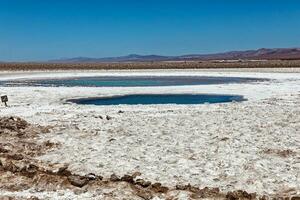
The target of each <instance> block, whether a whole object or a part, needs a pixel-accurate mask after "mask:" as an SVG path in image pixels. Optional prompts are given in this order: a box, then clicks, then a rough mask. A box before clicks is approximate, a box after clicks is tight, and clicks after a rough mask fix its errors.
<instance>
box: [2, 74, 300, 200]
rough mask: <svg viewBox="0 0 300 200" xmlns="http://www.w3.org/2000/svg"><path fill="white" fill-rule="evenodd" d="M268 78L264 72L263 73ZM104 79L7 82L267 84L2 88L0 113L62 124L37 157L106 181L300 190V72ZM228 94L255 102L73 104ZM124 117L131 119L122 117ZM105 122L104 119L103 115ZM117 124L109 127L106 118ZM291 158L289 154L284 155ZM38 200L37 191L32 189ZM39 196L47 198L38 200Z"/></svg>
mask: <svg viewBox="0 0 300 200" xmlns="http://www.w3.org/2000/svg"><path fill="white" fill-rule="evenodd" d="M262 71H263V72H262ZM262 71H259V70H258V71H252V72H251V71H243V70H237V71H218V70H213V71H201V70H192V71H188V70H185V71H180V70H179V71H172V70H170V71H124V72H114V71H111V72H110V71H103V72H101V71H100V72H99V71H98V72H73V73H70V72H59V73H53V72H47V73H30V74H29V75H28V74H26V73H17V74H3V75H1V79H2V80H10V79H14V78H26V77H29V78H41V77H44V78H51V77H52V78H53V77H74V76H77V77H82V76H86V77H87V76H89V77H91V76H97V75H105V76H115V75H116V74H119V75H121V76H122V75H123V76H130V75H134V76H137V75H140V76H145V75H147V76H149V75H151V76H162V75H167V76H174V75H175V76H183V75H184V76H188V75H190V76H191V75H192V76H219V77H244V78H263V79H265V78H266V79H270V80H269V81H254V82H243V83H234V84H233V83H230V84H210V85H181V86H174V85H173V86H165V87H153V86H149V87H97V88H93V87H78V86H77V87H43V86H41V87H36V86H30V87H29V86H22V87H15V86H14V87H9V86H6V87H1V88H0V89H1V93H5V94H8V95H9V102H8V103H9V106H10V107H8V108H2V109H1V113H0V114H1V115H17V116H20V117H23V118H25V119H27V120H28V121H30V122H32V123H38V124H41V125H53V126H54V127H55V128H54V130H53V131H52V132H51V133H50V134H45V135H41V138H38V139H39V140H42V141H46V140H51V141H53V142H59V143H61V144H62V145H61V147H60V148H58V149H56V150H54V151H52V152H49V153H47V154H46V155H43V156H41V157H38V158H37V159H40V160H41V161H44V162H45V161H46V162H50V163H67V164H69V166H70V169H71V170H72V171H73V172H76V173H79V174H87V173H91V172H92V173H96V174H100V175H103V176H105V177H108V176H110V175H111V174H112V173H116V174H118V175H123V174H126V173H131V172H135V171H139V172H141V173H142V178H144V179H147V180H150V181H152V182H157V181H158V182H161V183H162V184H165V185H167V186H174V185H175V184H177V183H191V184H193V185H198V186H200V187H205V186H208V187H219V188H220V189H222V190H224V191H229V190H235V189H243V190H246V191H249V192H257V193H259V194H269V195H274V194H283V193H284V194H296V193H299V191H300V185H299V182H300V156H299V154H300V147H299V144H300V136H299V131H300V73H299V72H300V71H299V70H297V69H282V70H281V71H279V70H278V71H275V72H273V70H272V69H263V70H262ZM141 92H142V93H143V94H153V93H154V94H165V93H172V94H182V93H188V94H227V95H241V96H244V98H246V99H248V101H243V102H235V103H226V104H223V103H217V104H199V105H195V104H193V105H176V104H165V105H108V106H95V105H78V104H74V103H68V102H67V100H68V99H78V98H87V97H107V96H115V95H128V94H140V93H141ZM120 111H122V112H120ZM100 116H101V117H100ZM106 116H109V117H110V118H109V120H107V119H106V118H105V117H106ZM285 150H289V151H287V152H291V153H290V154H288V155H285V156H282V153H281V152H284V151H285ZM30 192H31V193H33V194H35V193H37V194H38V192H37V191H30ZM37 196H38V195H37ZM66 198H67V197H66Z"/></svg>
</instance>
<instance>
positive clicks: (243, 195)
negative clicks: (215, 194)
mask: <svg viewBox="0 0 300 200" xmlns="http://www.w3.org/2000/svg"><path fill="white" fill-rule="evenodd" d="M255 198H256V193H247V192H246V191H243V190H237V191H233V192H228V193H227V194H226V199H229V200H239V199H255Z"/></svg>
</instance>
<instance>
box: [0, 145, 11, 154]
mask: <svg viewBox="0 0 300 200" xmlns="http://www.w3.org/2000/svg"><path fill="white" fill-rule="evenodd" d="M8 152H9V151H8V150H7V149H5V148H4V147H2V146H0V153H8Z"/></svg>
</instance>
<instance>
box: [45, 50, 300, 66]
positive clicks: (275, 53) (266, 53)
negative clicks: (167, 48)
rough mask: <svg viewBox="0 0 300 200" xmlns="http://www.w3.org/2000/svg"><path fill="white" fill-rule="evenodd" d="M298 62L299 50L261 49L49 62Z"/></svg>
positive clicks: (67, 59)
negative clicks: (241, 60)
mask: <svg viewBox="0 0 300 200" xmlns="http://www.w3.org/2000/svg"><path fill="white" fill-rule="evenodd" d="M239 59H244V60H300V48H261V49H257V50H245V51H228V52H223V53H213V54H186V55H181V56H162V55H155V54H151V55H139V54H129V55H126V56H117V57H103V58H91V57H74V58H62V59H56V60H49V61H48V62H50V63H56V62H57V63H80V62H95V63H98V62H99V63H101V62H103V63H104V62H108V63H109V62H154V61H197V60H199V61H200V60H239Z"/></svg>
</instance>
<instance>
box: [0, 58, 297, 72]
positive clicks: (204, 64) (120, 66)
mask: <svg viewBox="0 0 300 200" xmlns="http://www.w3.org/2000/svg"><path fill="white" fill-rule="evenodd" d="M291 67H300V60H269V61H251V62H250V61H247V62H225V63H224V62H220V61H188V62H132V63H129V62H128V63H0V71H17V70H22V71H23V70H25V71H26V70H28V71H30V70H102V69H105V70H109V69H111V70H113V69H115V70H125V69H212V68H291Z"/></svg>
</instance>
